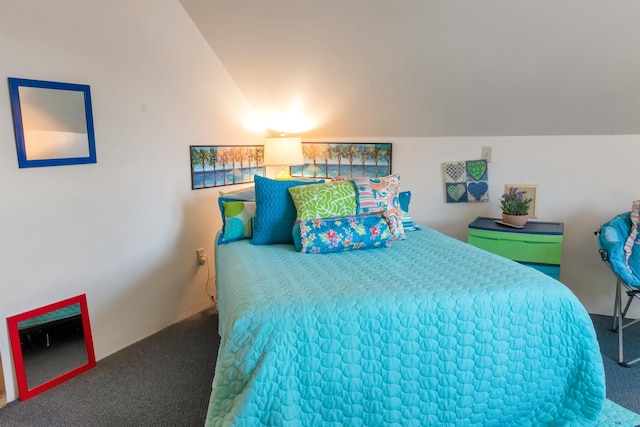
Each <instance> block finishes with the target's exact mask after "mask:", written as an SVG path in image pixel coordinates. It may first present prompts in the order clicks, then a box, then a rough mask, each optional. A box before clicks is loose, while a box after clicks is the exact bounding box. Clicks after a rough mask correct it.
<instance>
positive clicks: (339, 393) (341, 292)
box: [206, 228, 605, 426]
mask: <svg viewBox="0 0 640 427" xmlns="http://www.w3.org/2000/svg"><path fill="white" fill-rule="evenodd" d="M215 261H216V274H217V276H216V277H217V293H218V304H219V306H218V309H219V313H220V322H219V333H220V336H221V344H220V349H219V353H218V359H217V363H216V372H215V377H214V380H213V389H212V394H211V398H210V402H209V408H208V413H207V420H206V424H207V425H208V426H222V425H225V426H227V425H242V426H262V425H265V426H266V425H293V426H315V425H336V426H337V425H356V426H379V425H401V426H412V425H413V426H426V425H438V426H459V425H466V426H507V425H518V426H527V425H576V426H588V425H596V424H597V423H598V420H599V418H600V416H601V412H602V409H603V406H604V405H605V379H604V370H603V365H602V359H601V356H600V352H599V346H598V342H597V340H596V334H595V331H594V328H593V325H592V323H591V319H590V317H589V315H588V314H587V312H586V311H585V309H584V307H583V306H582V305H581V303H580V302H579V301H578V300H577V298H576V297H575V296H574V295H573V293H572V292H571V291H570V290H569V289H568V288H566V287H565V286H564V285H563V284H561V283H560V282H558V281H556V280H554V279H552V278H550V277H549V276H547V275H545V274H543V273H540V272H538V271H537V270H535V269H532V268H530V267H527V266H523V265H520V264H517V263H515V262H513V261H510V260H507V259H505V258H502V257H499V256H497V255H493V254H490V253H488V252H485V251H483V250H481V249H478V248H475V247H472V246H470V245H467V244H466V243H463V242H460V241H458V240H455V239H452V238H450V237H447V236H445V235H443V234H441V233H439V232H437V231H435V230H432V229H429V228H423V229H422V230H420V231H417V232H412V233H410V234H409V235H408V238H407V239H406V240H404V241H399V242H395V243H394V245H393V246H392V247H390V248H384V249H370V250H361V251H353V252H343V253H334V254H324V255H318V254H301V253H298V252H295V251H294V248H293V246H292V245H269V246H255V245H251V244H250V243H249V241H248V240H242V241H238V242H234V243H230V244H227V245H220V246H217V247H216V260H215Z"/></svg>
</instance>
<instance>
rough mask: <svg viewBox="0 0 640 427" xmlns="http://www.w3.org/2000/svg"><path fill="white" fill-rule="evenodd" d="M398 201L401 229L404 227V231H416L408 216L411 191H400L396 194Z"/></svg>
mask: <svg viewBox="0 0 640 427" xmlns="http://www.w3.org/2000/svg"><path fill="white" fill-rule="evenodd" d="M398 199H399V200H400V211H401V212H402V227H404V231H415V230H417V228H416V225H415V224H414V223H413V219H412V218H411V215H410V214H409V204H410V203H411V191H401V192H400V193H398Z"/></svg>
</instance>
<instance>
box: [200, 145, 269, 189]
mask: <svg viewBox="0 0 640 427" xmlns="http://www.w3.org/2000/svg"><path fill="white" fill-rule="evenodd" d="M189 149H190V151H191V188H192V189H193V190H196V189H200V188H210V187H220V186H223V185H232V184H242V183H246V182H253V177H254V175H260V176H264V174H265V168H264V163H263V161H264V146H263V145H240V146H235V145H233V146H232V145H215V146H211V145H192V146H190V147H189Z"/></svg>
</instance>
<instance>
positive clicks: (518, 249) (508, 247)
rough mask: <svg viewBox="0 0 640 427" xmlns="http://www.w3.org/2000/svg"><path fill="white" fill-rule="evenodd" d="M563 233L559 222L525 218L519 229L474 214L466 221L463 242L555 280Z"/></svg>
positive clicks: (557, 273) (562, 226)
mask: <svg viewBox="0 0 640 427" xmlns="http://www.w3.org/2000/svg"><path fill="white" fill-rule="evenodd" d="M563 234H564V224H563V223H561V222H539V221H528V222H527V224H526V225H525V226H524V228H522V229H519V228H512V227H508V226H505V225H500V224H496V222H495V218H486V217H478V218H476V219H475V220H474V221H473V222H472V223H471V224H469V234H468V238H467V242H468V243H469V244H470V245H473V246H476V247H478V248H481V249H484V250H486V251H489V252H492V253H494V254H498V255H502V256H503V257H505V258H509V259H512V260H514V261H517V262H519V263H521V264H525V265H528V266H530V267H533V268H535V269H537V270H540V271H542V272H543V273H545V274H547V275H549V276H551V277H553V278H554V279H556V280H559V279H560V259H561V257H562V236H563Z"/></svg>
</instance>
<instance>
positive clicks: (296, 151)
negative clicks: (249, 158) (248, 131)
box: [264, 137, 304, 166]
mask: <svg viewBox="0 0 640 427" xmlns="http://www.w3.org/2000/svg"><path fill="white" fill-rule="evenodd" d="M264 164H265V165H266V166H297V165H302V164H304V157H303V155H302V141H301V139H300V138H299V137H291V138H267V139H266V140H265V144H264Z"/></svg>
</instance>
